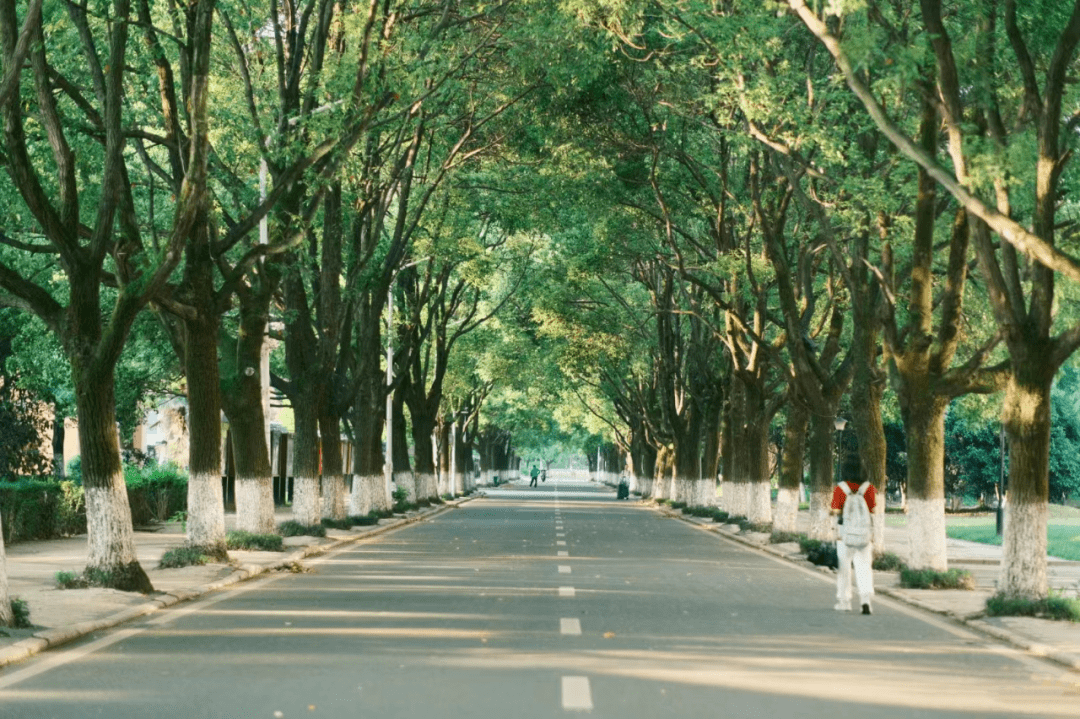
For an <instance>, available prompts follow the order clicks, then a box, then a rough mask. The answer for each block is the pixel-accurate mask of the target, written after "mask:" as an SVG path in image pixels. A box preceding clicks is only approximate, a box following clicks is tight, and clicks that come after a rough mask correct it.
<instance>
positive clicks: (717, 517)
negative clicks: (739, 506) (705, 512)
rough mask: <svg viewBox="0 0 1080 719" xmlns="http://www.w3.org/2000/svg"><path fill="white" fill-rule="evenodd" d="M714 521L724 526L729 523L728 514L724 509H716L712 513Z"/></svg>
mask: <svg viewBox="0 0 1080 719" xmlns="http://www.w3.org/2000/svg"><path fill="white" fill-rule="evenodd" d="M712 521H714V522H720V523H721V524H724V523H726V522H727V521H728V513H727V512H725V511H724V510H722V509H714V510H713V513H712Z"/></svg>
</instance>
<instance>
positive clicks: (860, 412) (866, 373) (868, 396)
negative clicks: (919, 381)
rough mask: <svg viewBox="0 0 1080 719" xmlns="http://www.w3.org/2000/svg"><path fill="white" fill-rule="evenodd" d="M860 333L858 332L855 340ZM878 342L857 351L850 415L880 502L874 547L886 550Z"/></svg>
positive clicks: (866, 473)
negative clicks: (875, 356)
mask: <svg viewBox="0 0 1080 719" xmlns="http://www.w3.org/2000/svg"><path fill="white" fill-rule="evenodd" d="M858 335H859V332H858V331H856V340H857V339H858ZM876 350H877V342H876V340H875V341H874V342H873V343H872V344H871V345H870V346H867V347H861V348H860V347H856V349H855V367H856V369H855V375H854V377H853V378H852V383H851V415H852V420H853V424H854V427H855V435H856V436H857V437H858V439H859V462H860V463H861V465H862V478H863V479H864V480H869V481H870V483H871V484H872V485H874V491H875V492H876V493H877V497H878V501H877V504H876V505H875V506H874V547H875V549H876V551H878V552H881V551H884V548H885V481H886V476H885V426H884V424H883V423H882V421H881V397H882V394H883V393H884V391H885V380H884V377H883V376H882V373H881V372H880V371H879V370H878V369H877V368H876V367H874V366H872V364H871V363H872V362H874V361H875V360H874V355H875V354H876Z"/></svg>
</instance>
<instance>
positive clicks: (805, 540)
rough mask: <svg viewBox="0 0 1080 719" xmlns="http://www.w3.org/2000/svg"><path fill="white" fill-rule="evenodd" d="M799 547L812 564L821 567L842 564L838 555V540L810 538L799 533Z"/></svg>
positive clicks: (834, 566)
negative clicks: (829, 540)
mask: <svg viewBox="0 0 1080 719" xmlns="http://www.w3.org/2000/svg"><path fill="white" fill-rule="evenodd" d="M799 549H801V550H802V552H803V553H804V554H805V555H806V559H807V560H808V561H809V562H810V563H811V564H816V565H818V566H819V567H833V568H834V569H835V568H836V567H837V566H839V564H840V561H839V559H837V556H836V542H828V541H822V540H820V539H810V538H809V537H807V536H804V535H799Z"/></svg>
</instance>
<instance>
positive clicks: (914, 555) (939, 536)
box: [907, 497, 1046, 572]
mask: <svg viewBox="0 0 1080 719" xmlns="http://www.w3.org/2000/svg"><path fill="white" fill-rule="evenodd" d="M907 526H908V544H909V547H910V549H909V550H908V564H909V565H911V566H912V567H915V568H918V569H934V570H937V571H939V572H944V571H945V570H946V569H948V568H949V562H948V558H947V556H946V553H945V498H944V497H940V498H936V499H918V498H915V497H911V498H909V499H908V516H907ZM1045 541H1046V536H1045V534H1044V535H1043V542H1044V548H1045Z"/></svg>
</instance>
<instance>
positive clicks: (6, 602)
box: [0, 518, 15, 627]
mask: <svg viewBox="0 0 1080 719" xmlns="http://www.w3.org/2000/svg"><path fill="white" fill-rule="evenodd" d="M14 623H15V614H14V613H13V612H12V611H11V597H10V596H9V595H8V575H7V551H6V550H5V549H4V522H3V519H2V518H0V627H10V626H12V625H13V624H14Z"/></svg>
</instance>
